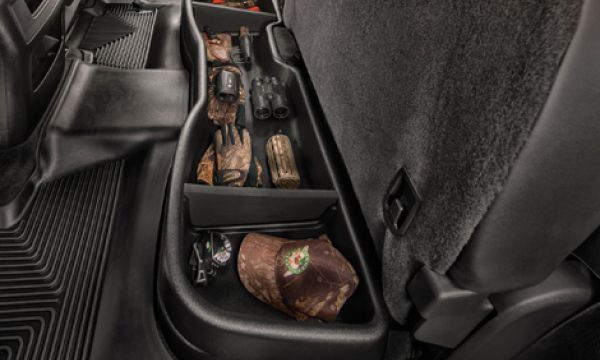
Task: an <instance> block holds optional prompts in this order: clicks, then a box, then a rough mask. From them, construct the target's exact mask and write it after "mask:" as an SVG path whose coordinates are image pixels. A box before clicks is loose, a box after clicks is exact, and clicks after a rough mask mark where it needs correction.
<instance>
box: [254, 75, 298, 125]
mask: <svg viewBox="0 0 600 360" xmlns="http://www.w3.org/2000/svg"><path fill="white" fill-rule="evenodd" d="M251 92H252V108H253V110H254V111H253V112H254V117H255V118H256V119H260V120H265V119H268V118H270V117H271V116H273V117H274V118H276V119H285V118H287V117H288V116H289V115H290V107H289V105H288V101H287V97H286V95H285V88H284V87H283V86H282V85H281V84H280V83H279V80H277V78H276V77H267V78H264V79H261V78H257V79H254V80H252V90H251Z"/></svg>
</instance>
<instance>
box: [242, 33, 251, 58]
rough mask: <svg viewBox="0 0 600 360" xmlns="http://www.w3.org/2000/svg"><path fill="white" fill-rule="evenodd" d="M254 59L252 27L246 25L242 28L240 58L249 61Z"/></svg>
mask: <svg viewBox="0 0 600 360" xmlns="http://www.w3.org/2000/svg"><path fill="white" fill-rule="evenodd" d="M251 59H252V37H251V36H250V29H248V28H247V27H245V26H242V27H241V28H240V60H241V62H243V63H249V62H250V61H251Z"/></svg>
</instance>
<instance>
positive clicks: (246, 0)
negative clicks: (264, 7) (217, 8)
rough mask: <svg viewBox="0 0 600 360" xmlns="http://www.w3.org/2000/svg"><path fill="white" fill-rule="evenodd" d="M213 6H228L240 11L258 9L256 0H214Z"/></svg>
mask: <svg viewBox="0 0 600 360" xmlns="http://www.w3.org/2000/svg"><path fill="white" fill-rule="evenodd" d="M213 4H217V5H222V6H228V7H233V8H238V9H251V8H258V7H257V6H256V1H254V0H218V1H214V0H213Z"/></svg>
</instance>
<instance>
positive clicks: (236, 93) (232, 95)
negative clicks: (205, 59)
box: [215, 70, 240, 103]
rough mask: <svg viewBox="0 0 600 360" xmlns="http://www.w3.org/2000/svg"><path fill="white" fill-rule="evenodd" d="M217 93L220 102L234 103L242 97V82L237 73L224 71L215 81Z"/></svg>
mask: <svg viewBox="0 0 600 360" xmlns="http://www.w3.org/2000/svg"><path fill="white" fill-rule="evenodd" d="M215 81H216V83H215V93H216V95H217V99H219V101H223V102H227V103H233V102H236V101H237V99H238V98H239V97H240V81H239V78H238V76H237V74H236V73H234V72H231V71H227V70H222V71H221V72H220V73H219V74H217V77H216V79H215Z"/></svg>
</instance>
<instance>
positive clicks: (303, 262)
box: [283, 245, 310, 276]
mask: <svg viewBox="0 0 600 360" xmlns="http://www.w3.org/2000/svg"><path fill="white" fill-rule="evenodd" d="M284 263H285V267H286V269H287V271H286V273H285V274H284V275H283V276H290V275H298V274H302V273H303V272H304V270H306V268H307V267H308V264H309V263H310V255H309V253H308V245H306V246H305V247H303V248H296V249H292V250H290V251H289V252H288V253H287V254H286V255H285V257H284Z"/></svg>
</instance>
